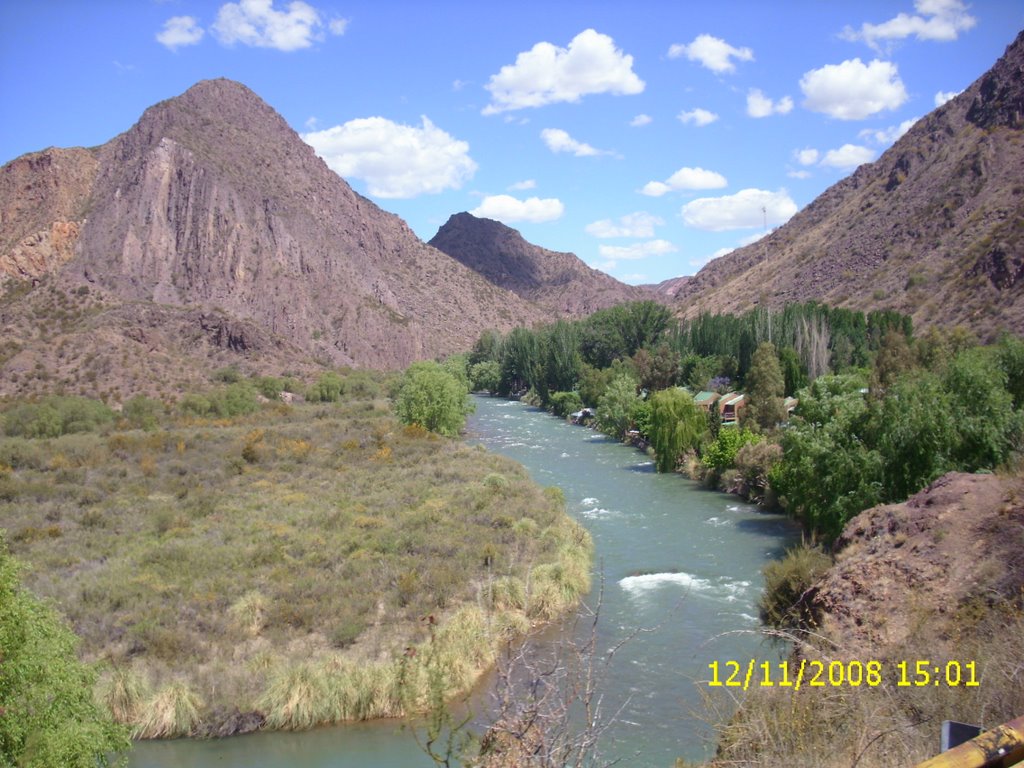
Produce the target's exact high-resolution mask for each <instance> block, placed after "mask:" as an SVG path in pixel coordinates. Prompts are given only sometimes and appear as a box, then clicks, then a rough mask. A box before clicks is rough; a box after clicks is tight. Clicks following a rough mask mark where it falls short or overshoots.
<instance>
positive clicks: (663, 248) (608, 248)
mask: <svg viewBox="0 0 1024 768" xmlns="http://www.w3.org/2000/svg"><path fill="white" fill-rule="evenodd" d="M597 250H598V253H600V254H601V255H602V256H604V257H605V258H606V259H627V260H634V259H646V258H647V257H648V256H663V255H665V254H666V253H675V252H676V251H678V250H679V249H678V248H676V247H675V246H674V245H673V244H672V243H670V242H669V241H668V240H647V241H645V242H642V243H633V244H632V245H599V246H598V247H597Z"/></svg>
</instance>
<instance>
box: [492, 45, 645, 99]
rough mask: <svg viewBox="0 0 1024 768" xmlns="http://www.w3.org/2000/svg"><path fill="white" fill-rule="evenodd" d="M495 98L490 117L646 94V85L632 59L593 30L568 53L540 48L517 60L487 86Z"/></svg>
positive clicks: (567, 49) (535, 48)
mask: <svg viewBox="0 0 1024 768" xmlns="http://www.w3.org/2000/svg"><path fill="white" fill-rule="evenodd" d="M484 87H485V88H486V89H487V90H488V91H490V92H491V103H490V104H488V105H487V106H486V107H484V110H483V113H484V114H485V115H493V114H496V113H498V112H506V111H508V110H513V109H523V108H525V107H540V106H543V105H545V104H554V103H557V102H563V101H568V102H577V101H579V100H580V98H582V97H583V96H587V95H590V94H597V93H613V94H618V95H623V94H626V95H629V94H636V93H641V92H642V91H643V89H644V81H643V80H641V79H640V78H639V77H637V75H636V73H635V72H633V57H632V56H629V55H628V54H625V53H623V52H622V51H620V50H619V49H618V48H616V47H615V41H613V40H612V38H610V37H609V36H608V35H602V34H601V33H599V32H596V31H595V30H593V29H586V30H584V31H582V32H580V33H579V34H578V35H576V37H574V38H573V39H572V41H571V42H570V43H569V47H568V48H559V47H558V46H555V45H552V44H551V43H537V44H536V45H535V46H533V48H531V49H530V50H529V51H524V52H523V53H520V54H519V55H518V56H516V63H515V64H507V65H505V66H504V67H502V68H501V70H500V71H499V72H498V74H496V75H491V79H490V81H489V82H488V83H487V85H486V86H484Z"/></svg>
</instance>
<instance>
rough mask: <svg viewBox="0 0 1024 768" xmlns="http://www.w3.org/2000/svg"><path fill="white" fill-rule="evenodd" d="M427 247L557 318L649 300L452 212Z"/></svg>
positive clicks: (561, 256)
mask: <svg viewBox="0 0 1024 768" xmlns="http://www.w3.org/2000/svg"><path fill="white" fill-rule="evenodd" d="M430 245H432V246H434V247H435V248H437V249H438V250H440V251H443V252H444V253H447V254H448V255H449V256H451V257H452V258H454V259H457V260H458V261H460V262H461V263H463V264H465V265H466V266H467V267H469V268H470V269H472V270H474V271H475V272H477V273H479V274H480V275H482V276H483V277H484V278H486V279H487V280H488V281H489V282H491V283H493V284H494V285H496V286H499V287H501V288H504V289H506V290H509V291H512V292H513V293H515V294H518V295H519V296H521V297H523V298H524V299H527V300H529V301H533V302H536V303H538V304H540V305H541V306H544V307H547V308H549V309H552V310H554V311H555V312H558V313H560V314H568V315H573V316H577V315H584V314H589V313H591V312H594V311H596V310H598V309H603V308H605V307H609V306H612V305H613V304H618V303H621V302H623V301H631V300H636V299H641V298H652V296H651V295H650V294H649V293H648V292H646V291H644V290H643V289H641V288H636V287H634V286H630V285H626V284H625V283H620V282H619V281H618V280H616V279H615V278H613V277H611V276H610V275H606V274H605V273H603V272H600V271H598V270H596V269H593V268H591V267H589V266H587V265H586V264H585V263H584V262H583V260H582V259H580V258H579V257H578V256H576V254H573V253H564V252H559V251H550V250H548V249H546V248H541V247H540V246H537V245H533V244H532V243H530V242H528V241H527V240H526V239H525V238H524V237H523V236H522V234H521V233H520V232H519V231H518V230H515V229H513V228H512V227H509V226H507V225H505V224H503V223H501V222H500V221H494V220H493V219H485V218H479V217H476V216H474V215H472V214H471V213H465V212H463V213H456V214H454V215H453V216H451V217H450V218H449V219H448V221H447V222H445V224H444V225H443V226H442V227H441V228H440V229H439V230H438V231H437V234H436V235H434V237H433V238H431V240H430Z"/></svg>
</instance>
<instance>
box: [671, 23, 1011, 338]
mask: <svg viewBox="0 0 1024 768" xmlns="http://www.w3.org/2000/svg"><path fill="white" fill-rule="evenodd" d="M1022 281H1024V33H1021V34H1019V35H1018V36H1017V38H1016V40H1015V41H1014V42H1013V43H1012V44H1011V45H1010V46H1009V47H1008V48H1007V50H1006V53H1005V55H1004V56H1003V57H1002V58H1001V59H1000V60H999V61H998V62H997V63H996V64H995V65H994V66H993V67H992V69H991V70H989V71H988V72H987V73H985V74H984V75H983V76H982V77H980V78H979V79H978V80H977V81H976V82H975V83H974V84H972V85H971V86H970V87H969V88H968V89H967V90H966V91H964V92H963V93H962V94H960V95H959V96H957V97H956V98H954V99H953V100H952V101H950V102H948V103H946V104H945V105H943V106H942V107H939V108H938V109H936V110H935V111H934V112H932V113H930V114H928V115H926V116H925V117H923V118H921V119H920V120H919V121H918V122H917V123H916V124H915V125H914V126H913V127H912V128H911V129H910V130H909V131H908V132H907V133H906V134H905V135H904V136H903V137H902V138H900V139H899V140H898V141H897V142H896V143H895V144H894V145H893V146H892V147H891V148H890V149H889V150H888V151H886V152H885V153H884V154H883V155H882V157H881V158H879V159H878V160H877V161H876V162H874V163H870V164H866V165H862V166H861V167H860V168H858V169H857V170H856V171H855V172H854V173H853V174H852V175H851V176H849V177H847V178H845V179H843V180H842V181H840V182H838V183H837V184H835V185H833V186H832V187H830V188H829V189H828V190H826V191H825V192H824V193H822V194H821V195H820V196H819V197H818V198H817V199H816V200H814V202H812V203H811V204H810V205H808V206H807V207H806V208H805V209H803V210H802V211H800V212H799V213H798V214H797V215H795V216H794V217H793V218H792V219H791V220H790V221H789V222H788V223H786V224H785V225H783V226H781V227H779V228H778V229H777V230H775V231H774V232H772V233H771V234H770V235H768V236H767V238H766V239H764V240H761V241H758V242H757V243H755V244H753V245H749V246H746V247H744V248H739V249H737V250H735V251H733V252H732V253H729V254H727V255H725V256H723V257H721V258H718V259H715V260H714V261H712V262H710V263H709V264H707V265H706V266H705V267H704V268H703V269H701V270H700V272H698V273H697V274H696V275H695V276H693V277H692V278H690V279H689V280H687V281H685V283H684V284H683V285H682V286H681V287H680V288H679V291H678V294H677V304H676V306H677V309H678V312H679V313H680V314H681V315H683V316H692V315H694V314H696V313H698V312H701V311H711V312H733V313H738V312H743V311H745V310H747V309H750V308H751V307H753V306H755V305H758V304H762V305H766V306H770V307H780V306H782V305H783V304H784V303H786V302H791V301H806V300H809V299H815V300H819V301H824V302H826V303H829V304H832V305H838V306H845V307H850V308H855V309H864V310H868V309H896V310H899V311H901V312H905V313H907V314H910V315H912V316H913V318H914V323H915V326H917V327H925V326H930V325H947V326H948V325H958V324H959V325H964V326H967V327H969V328H971V329H973V330H974V331H976V332H977V333H979V334H980V335H981V336H982V337H986V338H987V337H991V336H992V335H993V334H995V333H997V332H998V331H999V330H1000V329H1010V330H1013V331H1015V332H1018V333H1022V332H1024V291H1022V290H1021V287H1022Z"/></svg>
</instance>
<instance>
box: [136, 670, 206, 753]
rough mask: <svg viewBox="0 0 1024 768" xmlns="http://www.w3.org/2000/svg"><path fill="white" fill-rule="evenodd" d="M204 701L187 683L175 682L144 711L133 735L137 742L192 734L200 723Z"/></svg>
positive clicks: (166, 687) (157, 695)
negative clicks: (138, 740) (200, 712)
mask: <svg viewBox="0 0 1024 768" xmlns="http://www.w3.org/2000/svg"><path fill="white" fill-rule="evenodd" d="M202 707H203V702H202V700H201V699H200V698H199V697H198V696H197V695H196V694H195V693H193V692H192V689H191V688H189V687H188V685H186V684H185V683H184V682H182V681H180V680H175V681H174V682H172V683H168V684H167V685H166V686H164V687H163V688H161V689H160V691H159V692H157V694H156V695H155V696H154V697H153V698H151V699H150V700H149V701H148V702H147V703H146V705H145V707H144V708H143V711H142V717H141V718H140V719H139V723H138V725H137V726H136V728H135V732H134V733H133V734H132V735H133V736H134V737H135V738H137V739H173V738H177V737H178V736H188V735H190V734H191V733H192V732H193V730H194V729H195V727H196V726H197V725H198V724H199V711H200V710H201V709H202Z"/></svg>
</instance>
